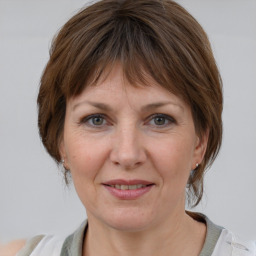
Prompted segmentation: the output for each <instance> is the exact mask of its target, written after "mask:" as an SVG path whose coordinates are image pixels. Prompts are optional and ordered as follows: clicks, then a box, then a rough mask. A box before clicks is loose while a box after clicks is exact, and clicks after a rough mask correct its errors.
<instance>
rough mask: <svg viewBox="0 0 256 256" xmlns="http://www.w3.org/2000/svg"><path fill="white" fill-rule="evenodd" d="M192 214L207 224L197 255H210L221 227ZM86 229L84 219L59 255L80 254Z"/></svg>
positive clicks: (25, 252) (25, 255)
mask: <svg viewBox="0 0 256 256" xmlns="http://www.w3.org/2000/svg"><path fill="white" fill-rule="evenodd" d="M194 216H196V219H197V220H199V221H202V222H205V223H206V226H207V233H206V239H205V243H204V246H203V248H202V251H201V253H200V255H199V256H210V255H212V253H213V251H214V248H215V246H216V243H217V241H218V239H219V237H220V234H221V232H222V230H223V228H222V227H220V226H217V225H215V224H214V223H212V222H211V221H210V220H209V219H208V218H207V217H206V216H205V215H203V214H200V213H196V215H195V214H194ZM86 231H87V221H84V222H83V223H82V225H81V226H80V227H79V228H78V229H77V230H76V231H75V232H74V233H73V234H71V235H70V236H68V237H67V238H66V239H65V241H64V243H63V246H62V249H61V254H60V256H82V250H83V241H84V236H85V234H86ZM42 238H43V236H37V237H34V238H32V239H31V240H29V241H28V242H27V244H26V245H25V247H24V248H23V249H22V250H21V251H20V252H19V253H18V256H29V255H30V254H31V252H32V251H33V249H34V248H35V247H36V246H37V244H38V243H39V242H40V241H41V239H42ZM49 256H50V255H49Z"/></svg>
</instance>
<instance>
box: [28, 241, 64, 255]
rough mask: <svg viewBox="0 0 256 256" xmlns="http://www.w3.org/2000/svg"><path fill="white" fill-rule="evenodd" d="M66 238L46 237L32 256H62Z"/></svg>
mask: <svg viewBox="0 0 256 256" xmlns="http://www.w3.org/2000/svg"><path fill="white" fill-rule="evenodd" d="M64 240H65V238H60V237H57V236H45V237H44V238H43V239H42V240H41V241H40V242H39V244H38V245H37V246H36V248H35V249H34V250H33V252H32V253H31V255H30V256H60V253H61V248H62V245H63V243H64Z"/></svg>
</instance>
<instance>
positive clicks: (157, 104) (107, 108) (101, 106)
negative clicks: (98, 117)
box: [72, 100, 184, 112]
mask: <svg viewBox="0 0 256 256" xmlns="http://www.w3.org/2000/svg"><path fill="white" fill-rule="evenodd" d="M84 104H89V105H91V106H93V107H95V108H98V109H100V110H104V111H113V109H112V108H111V107H110V106H109V105H107V104H105V103H100V102H93V101H87V100H86V101H82V102H79V103H77V104H75V105H74V106H73V108H72V110H73V111H74V110H75V109H76V108H77V107H79V106H80V105H84ZM166 105H174V106H176V107H179V108H180V109H181V110H184V108H183V106H181V105H179V104H177V103H174V102H172V101H164V102H155V103H150V104H147V105H145V106H142V107H141V110H142V111H145V112H146V111H150V110H153V109H157V108H160V107H163V106H166Z"/></svg>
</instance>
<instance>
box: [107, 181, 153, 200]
mask: <svg viewBox="0 0 256 256" xmlns="http://www.w3.org/2000/svg"><path fill="white" fill-rule="evenodd" d="M102 185H104V187H105V188H106V189H107V190H108V191H109V192H110V194H111V195H112V196H114V197H116V198H118V199H121V200H134V199H138V198H140V197H142V196H143V195H144V194H147V193H148V192H149V191H150V190H151V188H153V186H154V185H155V184H154V183H152V182H149V181H144V180H129V181H127V180H111V181H108V182H105V183H103V184H102Z"/></svg>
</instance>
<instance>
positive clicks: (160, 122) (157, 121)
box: [149, 114, 175, 128]
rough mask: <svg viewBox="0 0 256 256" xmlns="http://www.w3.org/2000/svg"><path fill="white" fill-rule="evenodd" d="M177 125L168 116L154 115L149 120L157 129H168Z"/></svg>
mask: <svg viewBox="0 0 256 256" xmlns="http://www.w3.org/2000/svg"><path fill="white" fill-rule="evenodd" d="M173 123H175V120H174V118H172V117H171V116H169V115H166V114H154V115H153V116H151V118H150V120H149V124H150V125H152V126H157V127H160V128H162V127H167V126H169V125H171V124H173Z"/></svg>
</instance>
